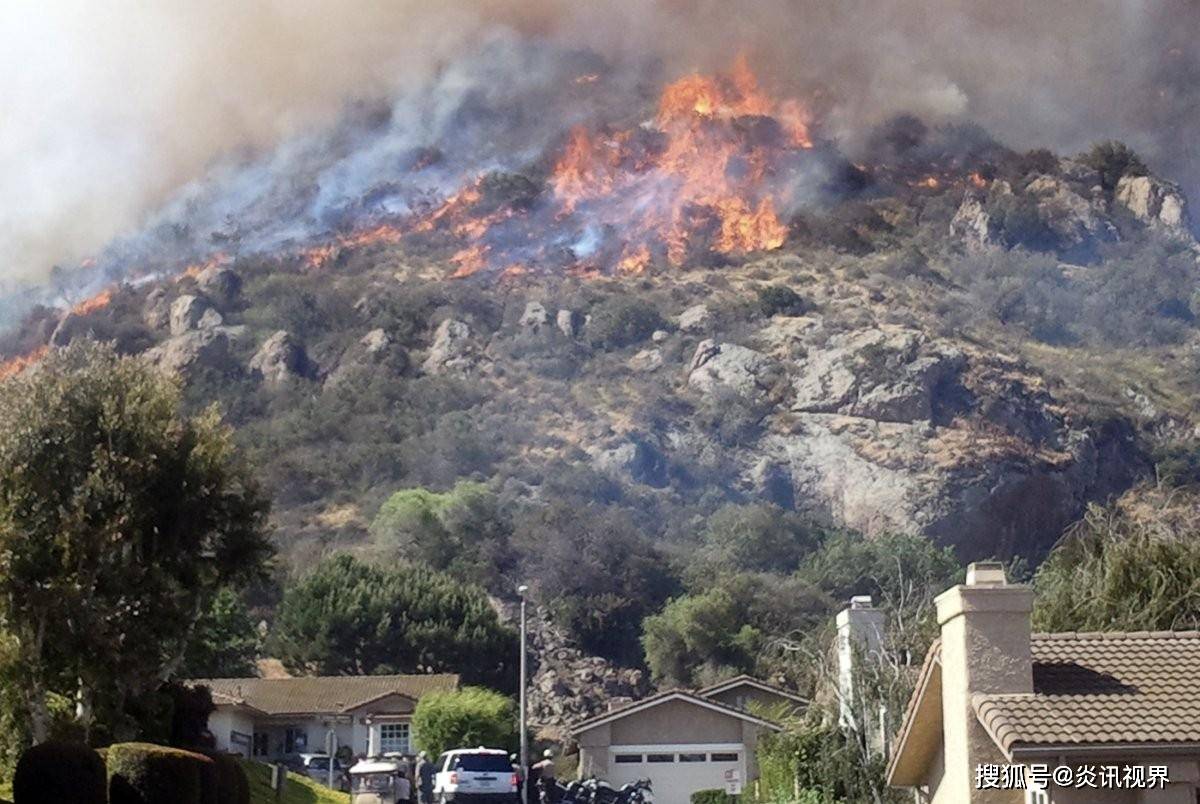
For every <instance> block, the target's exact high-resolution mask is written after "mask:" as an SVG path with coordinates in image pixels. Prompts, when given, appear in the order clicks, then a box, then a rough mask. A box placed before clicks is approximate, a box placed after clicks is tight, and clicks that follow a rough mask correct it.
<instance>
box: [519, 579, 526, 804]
mask: <svg viewBox="0 0 1200 804" xmlns="http://www.w3.org/2000/svg"><path fill="white" fill-rule="evenodd" d="M528 591H529V587H528V586H526V585H525V584H521V585H520V586H518V587H517V594H518V595H520V596H521V702H520V709H521V715H520V721H521V722H520V726H519V728H520V730H521V731H520V737H521V804H529V785H528V784H527V782H528V778H529V738H528V736H527V734H526V729H525V717H526V716H525V686H526V682H525V673H526V670H525V593H526V592H528Z"/></svg>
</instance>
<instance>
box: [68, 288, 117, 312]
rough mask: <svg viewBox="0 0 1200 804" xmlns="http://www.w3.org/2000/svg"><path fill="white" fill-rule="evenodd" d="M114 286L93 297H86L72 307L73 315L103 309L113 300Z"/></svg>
mask: <svg viewBox="0 0 1200 804" xmlns="http://www.w3.org/2000/svg"><path fill="white" fill-rule="evenodd" d="M112 297H113V292H112V288H109V289H108V290H102V291H100V292H99V293H97V294H96V295H95V296H92V297H91V298H88V299H84V300H83V301H81V302H79V303H78V304H76V305H75V306H73V307H72V308H71V314H72V315H87V314H88V313H94V312H96V311H97V310H103V309H104V308H105V307H107V306H108V304H109V302H111V301H112Z"/></svg>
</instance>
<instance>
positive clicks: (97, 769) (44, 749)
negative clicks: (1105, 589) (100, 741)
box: [13, 742, 108, 804]
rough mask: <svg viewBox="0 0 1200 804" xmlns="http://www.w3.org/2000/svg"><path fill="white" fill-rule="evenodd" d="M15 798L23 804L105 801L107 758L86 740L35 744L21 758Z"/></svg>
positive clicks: (14, 781) (102, 802) (17, 772)
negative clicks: (85, 741)
mask: <svg viewBox="0 0 1200 804" xmlns="http://www.w3.org/2000/svg"><path fill="white" fill-rule="evenodd" d="M13 798H14V799H15V800H16V801H19V802H20V804H43V803H44V804H57V802H63V801H72V802H78V804H104V803H105V802H106V801H107V800H108V795H107V791H106V790H105V774H104V761H103V760H102V759H100V757H99V755H97V754H96V752H95V751H93V750H92V749H91V748H89V747H88V746H87V745H85V744H83V743H74V742H49V743H42V744H41V745H35V746H34V747H33V748H30V749H29V750H28V751H26V752H25V753H24V754H22V755H21V759H20V761H19V762H17V770H16V775H15V776H14V777H13Z"/></svg>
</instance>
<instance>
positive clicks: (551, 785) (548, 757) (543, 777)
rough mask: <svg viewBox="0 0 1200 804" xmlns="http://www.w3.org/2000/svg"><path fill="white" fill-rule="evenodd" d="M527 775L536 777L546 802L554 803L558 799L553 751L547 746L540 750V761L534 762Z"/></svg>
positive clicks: (532, 777)
mask: <svg viewBox="0 0 1200 804" xmlns="http://www.w3.org/2000/svg"><path fill="white" fill-rule="evenodd" d="M529 777H530V778H531V779H536V780H537V781H538V782H539V784H540V787H541V789H542V790H543V791H544V792H543V795H544V796H545V802H546V804H555V802H557V801H558V783H557V780H556V779H555V778H554V752H553V751H551V750H550V749H549V748H547V749H546V750H545V751H543V752H542V759H541V761H540V762H536V763H534V766H533V768H531V769H530V773H529Z"/></svg>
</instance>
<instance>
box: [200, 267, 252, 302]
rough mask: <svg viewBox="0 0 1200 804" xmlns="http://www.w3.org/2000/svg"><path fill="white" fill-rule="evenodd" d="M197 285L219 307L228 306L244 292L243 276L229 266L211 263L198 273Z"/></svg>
mask: <svg viewBox="0 0 1200 804" xmlns="http://www.w3.org/2000/svg"><path fill="white" fill-rule="evenodd" d="M196 287H198V288H199V289H200V292H202V293H203V294H204V295H205V296H206V297H208V299H209V300H210V301H212V303H213V304H215V305H216V306H217V307H220V308H227V307H229V306H230V305H232V304H233V303H234V302H235V301H236V300H237V297H238V294H240V293H241V292H242V278H241V277H240V276H238V275H237V274H236V273H234V272H233V271H231V270H230V269H228V268H225V267H222V266H219V265H210V266H208V267H207V268H205V269H204V270H203V271H201V272H200V273H199V274H197V275H196Z"/></svg>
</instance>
